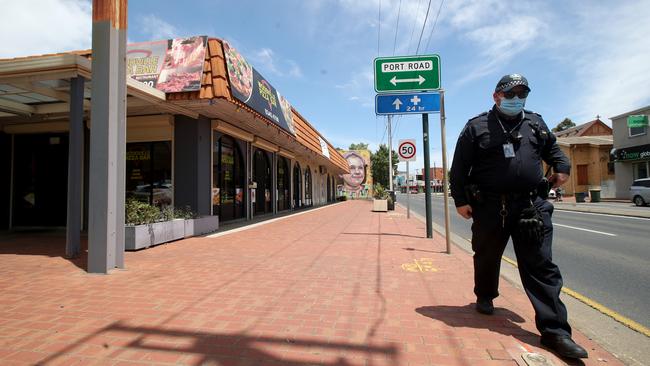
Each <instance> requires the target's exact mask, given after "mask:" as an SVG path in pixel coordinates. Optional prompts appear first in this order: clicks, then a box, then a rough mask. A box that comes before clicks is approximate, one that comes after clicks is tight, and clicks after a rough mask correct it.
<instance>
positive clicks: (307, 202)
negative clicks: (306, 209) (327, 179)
mask: <svg viewBox="0 0 650 366" xmlns="http://www.w3.org/2000/svg"><path fill="white" fill-rule="evenodd" d="M305 205H306V206H311V205H312V184H311V169H310V168H309V167H307V169H305Z"/></svg>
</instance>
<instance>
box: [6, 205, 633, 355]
mask: <svg viewBox="0 0 650 366" xmlns="http://www.w3.org/2000/svg"><path fill="white" fill-rule="evenodd" d="M424 232H425V229H424V225H423V223H422V222H420V221H417V220H416V219H413V218H412V219H410V220H407V219H406V217H405V213H404V211H403V210H402V209H401V208H398V210H397V211H395V212H390V213H373V212H371V203H370V202H367V201H348V202H344V203H340V204H336V205H331V206H327V207H324V208H321V209H317V210H312V211H307V212H304V213H302V214H299V215H293V216H289V217H285V218H282V219H279V220H276V221H273V222H269V223H266V224H264V225H259V226H255V227H253V228H249V229H247V230H243V231H238V232H235V233H231V234H226V235H220V236H216V237H203V238H192V239H187V240H182V241H177V242H174V243H170V244H167V245H161V246H158V247H154V248H149V249H146V250H142V251H139V252H129V253H127V254H126V265H127V269H126V270H116V271H113V272H112V273H111V274H109V275H91V274H87V273H86V272H85V270H84V268H85V261H84V260H83V259H81V260H77V261H69V260H66V259H64V258H62V256H61V255H62V253H63V247H64V244H63V238H62V237H60V236H58V237H51V236H48V235H40V236H39V235H33V236H31V237H26V236H25V235H21V236H11V235H9V236H6V237H4V238H3V239H0V241H1V242H0V365H36V364H39V365H289V366H302V365H341V366H344V365H376V366H381V365H524V362H523V360H522V358H521V355H522V353H524V352H539V353H542V354H543V355H545V356H546V357H547V358H549V359H551V360H552V361H553V362H554V363H555V365H561V364H563V362H567V360H559V359H557V358H555V356H553V355H551V354H550V353H549V352H548V351H546V350H544V349H542V348H540V346H539V341H538V336H537V333H536V330H535V328H534V321H533V312H532V308H531V306H530V304H529V302H528V299H527V298H526V296H525V295H524V293H523V292H522V291H521V290H519V289H516V288H515V287H513V286H512V285H511V284H509V283H508V282H506V281H502V282H501V285H500V286H501V293H502V295H501V296H500V297H499V298H498V299H497V300H496V302H495V305H496V307H497V311H496V313H495V315H493V316H485V315H480V314H478V313H476V312H475V311H474V308H473V305H474V304H473V302H474V300H475V299H474V295H473V293H472V285H473V280H472V259H471V256H470V255H469V254H467V253H465V252H463V251H462V250H460V249H459V248H457V247H454V248H453V252H452V254H451V255H447V254H444V251H445V244H444V240H443V238H442V237H441V236H439V235H437V234H436V237H435V238H434V239H433V240H427V239H424V238H423V235H424ZM574 338H575V339H577V341H578V342H579V343H581V344H582V345H583V346H585V347H586V348H587V349H588V350H589V352H590V358H589V359H588V360H586V362H585V364H586V365H596V364H598V365H602V364H604V362H606V363H607V365H620V364H621V363H620V362H619V361H618V360H617V359H616V358H614V357H613V356H612V355H611V354H609V353H608V352H606V351H604V350H603V349H602V348H601V347H600V346H599V345H597V344H595V343H594V342H591V341H589V340H588V339H586V338H585V336H583V335H582V334H580V333H578V332H576V334H575V335H574ZM599 359H600V361H599ZM570 364H571V363H570ZM573 364H581V363H573Z"/></svg>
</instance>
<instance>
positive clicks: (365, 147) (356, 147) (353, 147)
mask: <svg viewBox="0 0 650 366" xmlns="http://www.w3.org/2000/svg"><path fill="white" fill-rule="evenodd" d="M348 150H368V144H364V143H363V142H360V143H358V144H350V147H349V148H348Z"/></svg>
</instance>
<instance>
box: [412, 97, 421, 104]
mask: <svg viewBox="0 0 650 366" xmlns="http://www.w3.org/2000/svg"><path fill="white" fill-rule="evenodd" d="M421 101H422V99H420V98H418V96H417V95H414V96H413V98H411V103H413V105H418V103H420V102H421Z"/></svg>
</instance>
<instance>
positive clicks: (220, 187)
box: [212, 132, 246, 221]
mask: <svg viewBox="0 0 650 366" xmlns="http://www.w3.org/2000/svg"><path fill="white" fill-rule="evenodd" d="M214 141H215V143H214V147H213V151H212V154H213V156H212V213H213V214H214V215H219V220H221V221H228V220H233V219H239V218H244V217H245V215H246V209H245V205H244V185H245V180H246V175H245V167H246V166H245V162H244V159H243V155H242V153H241V150H240V148H239V145H238V144H237V142H236V141H235V139H233V138H232V137H230V136H224V135H221V134H219V133H218V132H214Z"/></svg>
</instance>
